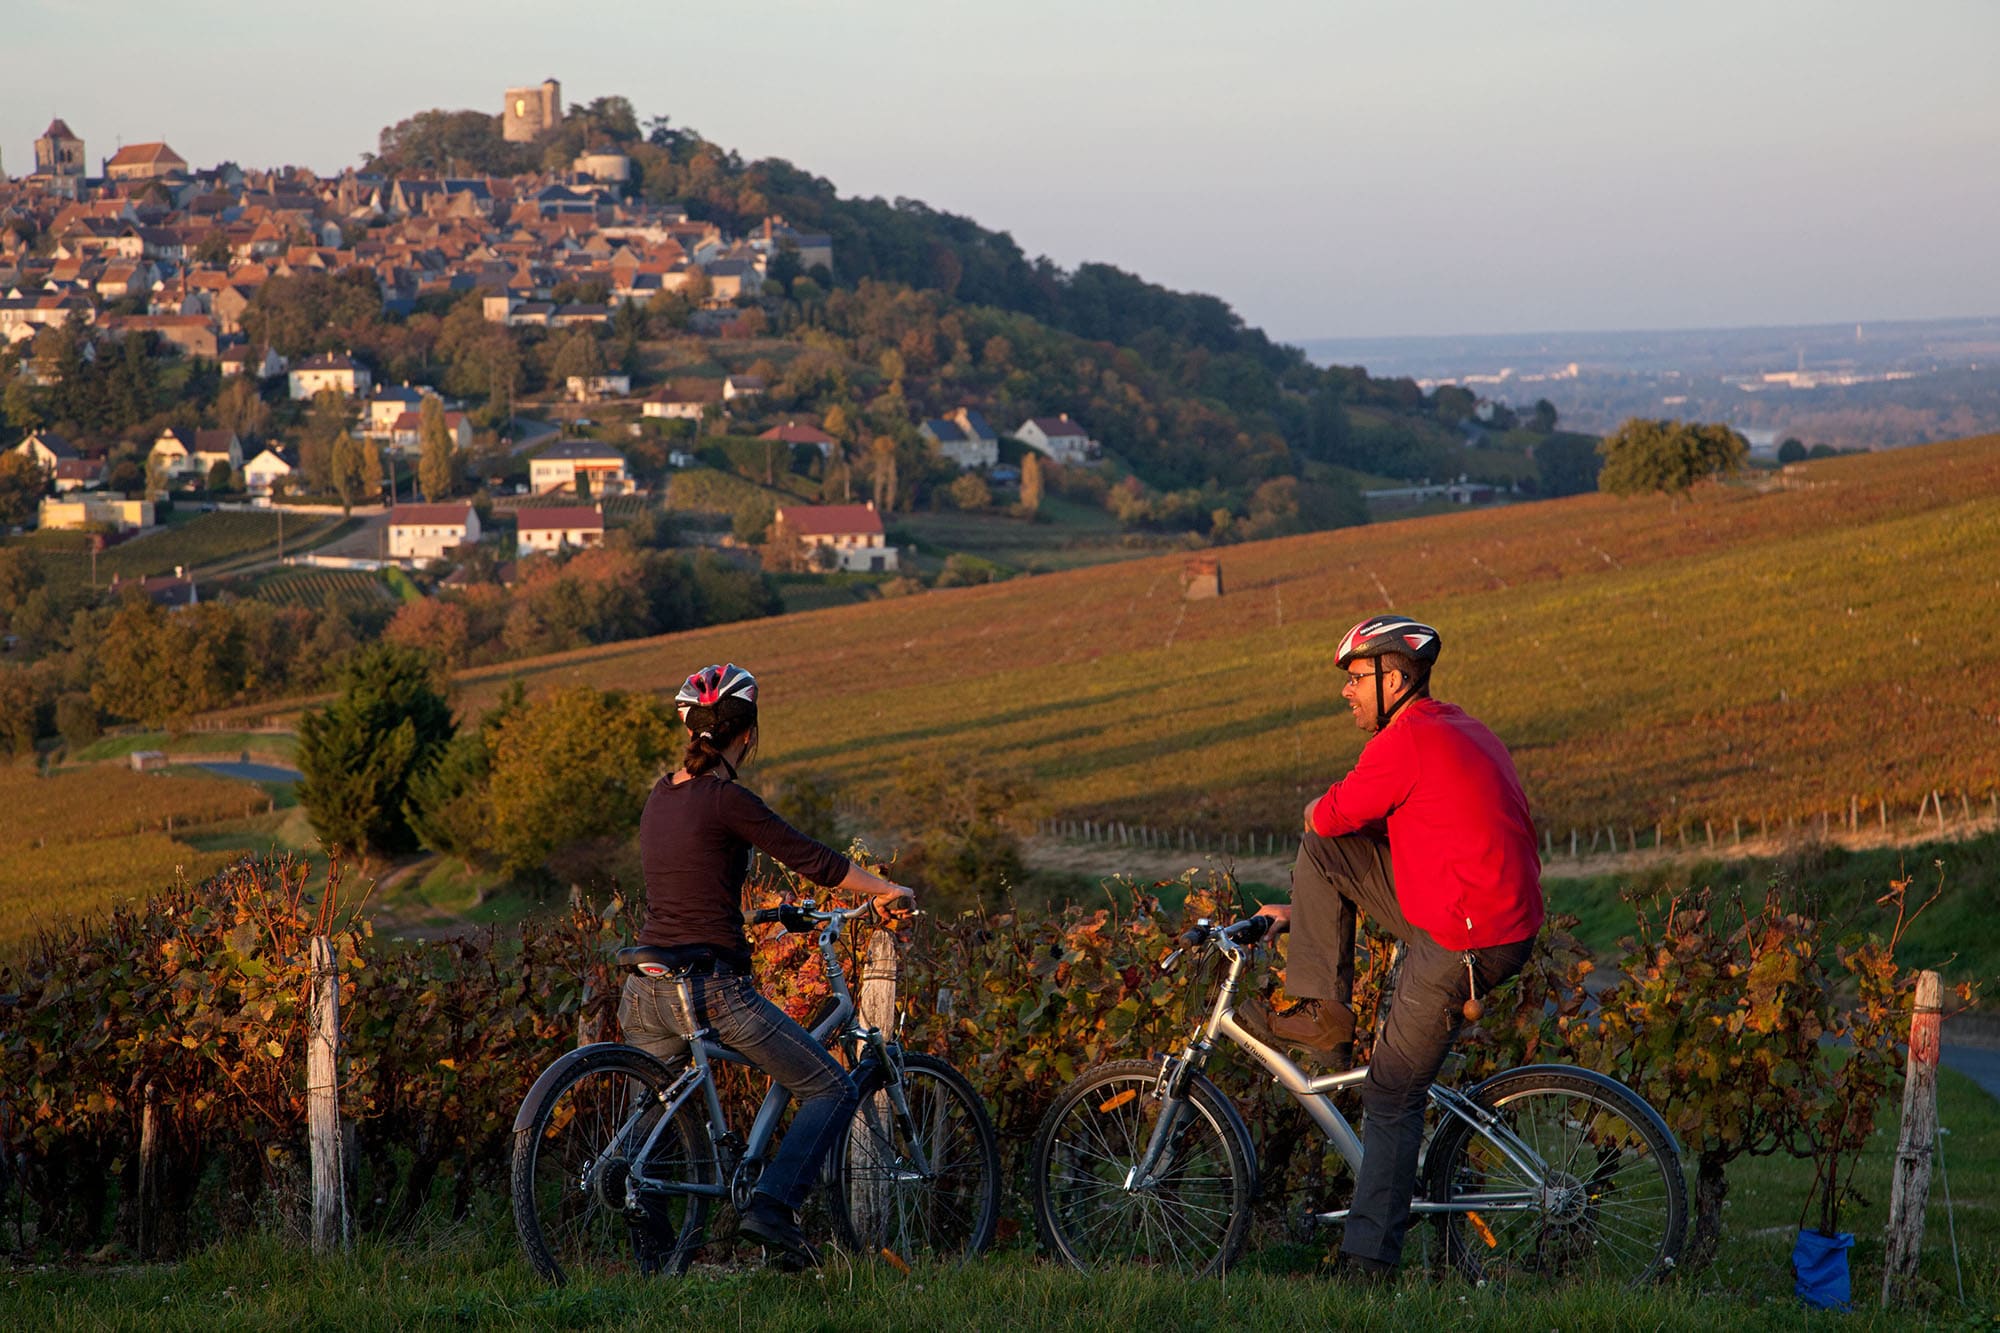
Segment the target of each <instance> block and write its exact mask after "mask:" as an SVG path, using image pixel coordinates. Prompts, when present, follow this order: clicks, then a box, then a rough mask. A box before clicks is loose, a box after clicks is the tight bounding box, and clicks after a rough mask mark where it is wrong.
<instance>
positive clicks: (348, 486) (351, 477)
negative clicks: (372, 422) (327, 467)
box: [333, 435, 382, 514]
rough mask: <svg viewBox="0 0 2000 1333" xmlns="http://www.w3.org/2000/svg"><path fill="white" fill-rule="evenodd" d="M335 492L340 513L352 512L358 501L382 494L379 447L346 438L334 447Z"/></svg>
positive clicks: (347, 436) (338, 441)
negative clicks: (338, 498) (338, 499)
mask: <svg viewBox="0 0 2000 1333" xmlns="http://www.w3.org/2000/svg"><path fill="white" fill-rule="evenodd" d="M333 489H334V490H335V491H336V492H338V493H339V495H340V512H341V513H343V514H345V513H347V512H348V511H349V510H351V509H352V508H353V507H354V505H355V502H356V501H358V500H364V499H368V498H370V497H372V496H377V495H380V494H381V493H382V456H381V455H380V454H378V453H376V452H375V446H374V445H372V444H370V443H369V442H368V441H366V440H357V439H355V438H354V437H353V436H352V435H342V436H341V437H340V438H339V439H338V440H335V441H334V444H333Z"/></svg>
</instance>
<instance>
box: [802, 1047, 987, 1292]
mask: <svg viewBox="0 0 2000 1333" xmlns="http://www.w3.org/2000/svg"><path fill="white" fill-rule="evenodd" d="M888 1081H889V1080H888V1070H886V1069H884V1068H883V1067H882V1066H881V1065H879V1064H870V1065H867V1066H864V1067H863V1068H862V1069H861V1070H860V1071H859V1074H858V1077H857V1080H856V1082H857V1084H858V1087H859V1090H860V1093H861V1103H860V1105H859V1106H857V1107H856V1108H855V1110H854V1115H853V1117H852V1118H851V1119H849V1120H848V1122H847V1127H846V1129H845V1131H844V1132H843V1133H842V1134H841V1137H840V1142H839V1143H838V1144H837V1145H836V1147H835V1148H834V1151H833V1154H832V1156H831V1157H830V1158H829V1159H828V1172H829V1177H830V1184H831V1197H830V1199H829V1211H830V1212H831V1213H832V1215H833V1224H834V1234H835V1235H836V1236H838V1237H839V1239H840V1243H841V1245H842V1246H843V1247H844V1248H845V1249H847V1250H849V1251H852V1252H853V1253H856V1254H879V1253H881V1252H882V1251H884V1250H887V1251H889V1252H891V1253H893V1254H894V1255H896V1256H897V1257H898V1258H899V1259H902V1260H905V1261H908V1260H911V1259H928V1260H932V1261H935V1262H941V1263H952V1262H957V1261H960V1260H964V1259H969V1258H971V1257H972V1256H973V1255H976V1254H979V1253H981V1252H983V1251H984V1250H985V1249H986V1247H987V1246H988V1245H990V1244H992V1243H993V1232H994V1230H995V1228H996V1227H997V1226H998V1225H999V1221H1000V1145H999V1136H998V1135H997V1134H995V1133H994V1130H993V1119H992V1117H991V1116H990V1115H988V1114H987V1111H986V1103H985V1102H984V1101H983V1100H981V1098H980V1096H979V1094H978V1093H977V1092H975V1091H974V1090H973V1087H972V1084H970V1083H969V1082H967V1081H966V1079H965V1076H964V1075H963V1074H960V1073H959V1072H958V1071H957V1070H956V1069H953V1068H952V1067H951V1066H950V1065H949V1064H946V1063H945V1062H944V1061H943V1060H939V1059H935V1058H933V1057H931V1056H928V1055H917V1054H905V1055H904V1056H903V1088H904V1097H905V1100H906V1103H907V1105H908V1106H909V1110H910V1121H911V1124H910V1125H908V1126H906V1125H904V1124H903V1123H902V1121H901V1117H899V1116H898V1115H896V1113H895V1107H894V1104H893V1103H892V1102H891V1101H890V1098H889V1095H888V1093H887V1092H886V1091H885V1089H886V1088H887V1087H888ZM911 1133H914V1134H915V1135H916V1140H915V1146H917V1147H919V1148H921V1149H922V1154H921V1156H922V1160H923V1161H924V1163H925V1165H927V1166H929V1167H930V1168H931V1169H930V1171H929V1173H928V1174H920V1173H919V1172H917V1171H916V1170H915V1169H914V1161H915V1159H914V1158H913V1157H912V1155H911V1153H910V1151H909V1149H910V1147H911V1140H910V1134H911Z"/></svg>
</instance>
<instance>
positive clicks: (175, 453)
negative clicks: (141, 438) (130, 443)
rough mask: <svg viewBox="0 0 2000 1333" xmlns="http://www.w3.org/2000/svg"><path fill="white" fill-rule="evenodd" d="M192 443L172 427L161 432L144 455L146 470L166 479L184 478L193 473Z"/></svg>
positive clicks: (182, 433)
mask: <svg viewBox="0 0 2000 1333" xmlns="http://www.w3.org/2000/svg"><path fill="white" fill-rule="evenodd" d="M193 459H194V441H192V440H190V439H188V438H187V435H186V434H185V433H184V432H181V431H178V430H175V429H174V428H173V427H172V426H169V427H167V428H166V429H165V430H163V431H161V432H160V434H159V438H158V439H156V440H154V441H153V447H152V450H151V451H150V452H148V453H147V455H146V469H147V471H149V472H157V473H159V474H160V475H162V476H166V477H180V476H186V475H188V474H190V473H192V472H193V471H194V462H193Z"/></svg>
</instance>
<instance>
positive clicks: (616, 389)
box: [0, 80, 1590, 749]
mask: <svg viewBox="0 0 2000 1333" xmlns="http://www.w3.org/2000/svg"><path fill="white" fill-rule="evenodd" d="M381 147H382V151H381V152H380V153H378V154H371V155H370V156H369V158H368V160H367V162H366V163H365V164H364V165H363V166H361V167H351V168H347V169H344V170H342V171H341V172H339V173H338V174H335V175H327V176H321V175H318V174H315V173H314V172H312V171H309V170H307V169H304V168H301V167H297V166H288V167H281V168H276V169H270V170H258V169H245V168H241V167H239V166H236V165H234V164H230V163H222V164H219V165H215V166H211V167H196V166H194V165H193V164H191V163H190V161H189V160H188V159H187V157H185V156H184V155H183V154H181V153H180V152H177V151H176V150H175V149H174V148H173V147H172V146H171V145H170V144H167V143H164V142H159V141H154V142H145V143H131V144H125V145H123V146H120V147H118V148H117V149H116V150H115V151H114V152H112V153H110V154H109V155H105V156H102V157H99V158H97V159H94V160H93V158H92V157H91V155H90V146H89V145H88V144H87V143H86V141H85V140H84V139H83V137H82V136H80V135H79V134H77V133H76V132H75V131H74V130H73V129H72V127H71V125H70V123H69V122H68V121H66V120H64V119H62V118H61V117H57V118H55V119H54V120H52V121H51V122H49V123H48V124H47V126H46V127H45V129H44V131H43V133H42V134H41V135H40V136H39V137H38V138H37V139H36V141H35V148H34V170H33V171H32V172H31V173H30V174H28V175H26V176H24V177H19V178H11V179H4V180H0V650H4V651H5V652H6V653H8V654H9V656H10V659H11V663H12V664H15V665H18V666H20V667H21V668H22V669H20V670H10V671H8V672H5V673H0V696H4V697H0V720H4V721H5V727H6V730H7V731H8V733H9V735H10V736H11V737H12V744H13V747H14V748H15V749H24V748H28V747H31V746H32V745H34V744H35V743H37V742H38V741H46V740H47V739H49V738H50V737H52V736H54V735H56V734H58V733H60V734H63V735H65V736H69V735H70V734H71V732H72V731H74V732H77V733H78V734H84V733H94V731H95V729H96V728H97V727H99V726H100V725H104V724H107V723H109V724H115V723H118V722H123V721H140V722H146V723H149V724H157V723H159V722H161V721H164V720H168V719H174V718H181V717H185V716H188V715H190V714H192V713H194V712H198V711H200V710H202V709H205V708H214V707H218V706H223V705H227V704H232V703H248V702H253V701H255V700H258V699H263V698H272V697H280V696H282V695H284V694H287V693H297V692H301V691H310V690H315V689H321V688H324V687H325V686H326V685H327V684H329V683H330V682H331V681H332V680H333V679H334V677H335V675H336V674H337V672H338V670H339V669H340V665H341V664H342V663H343V662H344V661H346V660H347V659H348V658H349V656H350V655H351V654H352V653H353V651H354V650H355V649H356V648H357V647H359V646H361V645H364V644H367V643H370V642H372V641H374V640H376V639H378V638H385V637H386V638H387V639H389V640H390V641H393V642H398V643H403V644H406V645H408V646H412V647H416V648H420V649H422V650H424V651H426V652H429V653H431V654H432V655H433V656H435V657H436V658H437V659H438V660H439V661H441V662H442V663H443V664H444V665H446V666H448V667H453V668H456V667H462V666H478V665H485V664H490V663H495V662H500V661H510V660H516V659H518V658H521V657H524V656H530V655H534V654H539V653H547V652H557V651H564V650H568V649H573V648H577V647H583V646H587V645H591V644H600V643H607V642H614V641H619V640H623V639H629V638H633V637H639V636H643V635H648V634H657V633H662V632H667V631H671V630H677V629H684V628H693V627H698V626H702V625H708V624H715V623H720V622H725V621H731V620H739V619H743V618H749V617H757V616H764V615H770V614H773V613H775V612H778V611H781V610H800V609H810V608H813V607H818V606H829V605H840V604H846V603H852V602H855V601H862V600H870V599H873V598H878V597H884V596H906V595H909V594H911V593H915V592H921V591H923V590H924V589H926V588H928V587H933V586H950V585H956V584H966V583H981V582H987V581H991V580H994V579H1001V578H1007V577H1012V576H1014V575H1016V574H1021V573H1034V572H1042V571H1052V570H1062V569H1068V568H1074V567H1077V566H1079V565H1085V564H1095V563H1102V562H1105V561H1112V560H1124V559H1130V558H1132V557H1134V556H1142V555H1145V554H1148V553H1157V552H1162V551H1165V552H1174V551H1188V550H1193V549H1198V548H1203V547H1210V546H1216V545H1222V544H1227V543H1233V542H1238V541H1246V540H1254V539H1257V538H1261V537H1270V536H1281V535H1285V534H1288V533H1297V532H1306V531H1313V530H1318V529H1324V528H1329V527H1337V526H1342V525H1346V524H1351V523H1357V522H1365V521H1367V520H1368V518H1369V516H1370V511H1371V508H1375V509H1380V511H1381V512H1385V513H1408V512H1421V511H1422V508H1423V507H1424V506H1430V507H1433V508H1452V507H1458V506H1463V505H1469V504H1480V503H1504V502H1507V501H1510V500H1514V499H1519V498H1527V497H1529V496H1531V495H1534V494H1549V493H1559V492H1560V491H1561V490H1562V489H1564V488H1565V487H1567V488H1568V489H1580V488H1587V485H1588V481H1587V479H1586V480H1584V481H1582V482H1579V481H1577V480H1576V478H1574V477H1572V478H1571V479H1570V480H1569V481H1568V482H1563V483H1560V484H1558V483H1557V480H1556V479H1557V478H1558V477H1559V476H1560V475H1561V468H1559V467H1558V465H1557V464H1558V462H1559V459H1558V454H1560V453H1564V452H1565V451H1566V453H1567V455H1568V456H1569V457H1570V458H1571V459H1572V460H1574V459H1575V458H1577V457H1587V456H1588V452H1589V445H1590V442H1589V441H1587V440H1583V439H1582V438H1581V437H1573V436H1564V435H1563V434H1562V433H1560V432H1557V431H1555V429H1554V421H1553V414H1552V413H1550V414H1548V416H1547V417H1546V419H1544V418H1543V416H1542V414H1540V413H1537V414H1536V416H1535V417H1534V419H1532V420H1526V419H1517V418H1516V416H1515V414H1514V413H1513V412H1512V411H1511V410H1510V409H1508V408H1506V407H1505V406H1504V405H1502V404H1495V403H1482V402H1478V401H1476V400H1474V399H1473V397H1472V396H1471V395H1470V394H1467V393H1465V392H1464V391H1463V390H1459V389H1454V388H1452V387H1451V386H1443V387H1440V388H1437V389H1435V390H1434V391H1433V392H1431V393H1430V394H1428V395H1426V394H1425V393H1423V392H1422V391H1420V390H1419V389H1418V388H1417V387H1416V386H1415V385H1414V384H1412V383H1409V382H1407V381H1378V380H1372V379H1371V378H1370V377H1369V376H1368V375H1367V373H1366V372H1365V371H1362V370H1358V369H1342V368H1330V369H1320V368H1317V367H1314V366H1312V365H1310V364H1309V363H1307V362H1306V361H1305V360H1304V358H1303V357H1302V355H1301V354H1300V353H1298V352H1297V350H1296V349H1292V348H1283V347H1279V346H1277V345H1275V344H1272V343H1271V342H1270V341H1269V340H1268V339H1267V338H1265V337H1264V335H1263V334H1261V333H1260V332H1258V331H1256V330H1254V329H1247V328H1245V327H1244V326H1243V324H1242V322H1241V321H1240V320H1239V319H1237V318H1236V317H1235V316H1234V315H1233V313H1231V312H1230V311H1229V310H1228V308H1227V307H1226V306H1223V305H1222V304H1221V303H1220V302H1217V301H1215V300H1214V299H1213V298H1208V297H1188V296H1182V295H1179V294H1176V293H1171V292H1167V291H1165V290H1164V289H1161V288H1157V287H1153V286H1151V285H1149V284H1145V283H1143V282H1141V281H1140V280H1138V279H1136V278H1134V277H1132V276H1131V275H1127V274H1122V273H1119V272H1118V271H1117V270H1115V269H1110V268H1108V267H1106V266H1084V267H1083V268H1080V269H1079V270H1077V271H1076V272H1075V273H1073V274H1065V273H1062V272H1061V271H1059V270H1056V269H1054V268H1053V267H1052V266H1050V265H1048V264H1047V262H1046V261H1037V262H1036V263H1034V264H1030V263H1028V262H1027V261H1026V260H1025V258H1024V257H1022V256H1021V255H1020V253H1019V251H1018V248H1015V247H1013V244H1012V242H1011V240H1010V239H1009V238H1007V237H1006V236H1005V235H1004V234H999V233H989V232H985V231H983V230H981V229H978V228H977V227H976V226H975V225H974V224H971V223H970V222H969V221H968V220H964V219H953V218H950V217H948V216H947V215H940V214H933V213H931V212H929V211H928V210H925V209H924V208H923V207H922V206H921V205H916V204H912V203H909V202H908V201H901V200H899V201H897V202H896V203H895V204H894V205H893V206H891V205H885V204H883V203H882V201H880V200H874V201H845V200H839V199H838V198H837V197H836V196H835V195H834V194H833V192H832V188H831V186H830V185H829V184H827V183H826V182H823V181H819V180H817V179H816V178H811V177H807V176H805V175H803V173H800V172H798V171H797V169H796V168H792V167H790V166H789V164H785V163H768V162H767V163H753V164H744V163H742V162H741V161H740V159H737V158H736V157H735V155H734V154H730V153H727V152H726V151H724V150H721V149H719V148H717V147H716V146H715V145H713V144H710V143H708V142H706V141H705V140H703V139H701V138H700V136H699V135H697V134H694V133H693V132H691V131H683V130H675V129H672V128H670V127H668V126H667V125H666V123H665V121H664V119H663V118H662V119H660V120H657V121H655V122H654V124H653V126H652V129H651V132H650V133H648V134H645V135H643V136H642V135H641V133H640V131H639V128H638V126H637V123H636V117H635V116H634V115H633V113H632V111H631V108H630V105H629V103H626V102H625V100H624V99H623V98H600V99H598V100H597V101H595V102H592V103H589V104H587V105H583V106H577V105H571V106H569V107H567V108H565V107H564V106H563V104H562V101H561V90H560V87H559V85H557V84H555V83H554V81H553V80H551V81H547V82H545V83H544V84H542V85H539V86H535V87H528V88H518V89H510V90H508V91H507V93H506V96H505V99H504V102H503V106H502V110H501V113H500V114H499V115H497V116H495V115H488V114H485V113H479V112H423V113H419V114H418V115H416V116H413V117H411V118H410V119H408V120H405V121H402V122H399V123H398V124H396V125H394V126H391V127H389V128H387V129H385V130H384V131H383V134H382V145H381ZM480 167H485V168H490V169H487V170H480V169H478V168H480ZM804 217H811V218H813V219H816V221H814V222H812V223H807V222H804V221H796V220H794V219H798V218H804ZM1537 454H1539V455H1540V456H1539V457H1537V456H1536V455H1537ZM1571 471H1576V469H1574V468H1572V469H1571ZM1440 474H1442V475H1440ZM1538 488H1539V489H1538ZM1370 497H1372V498H1370ZM1212 563H1213V562H1212V561H1211V564H1212ZM1216 586H1217V587H1218V588H1219V587H1220V586H1221V583H1220V580H1219V577H1217V579H1216ZM135 597H137V598H138V599H139V600H140V601H141V602H142V603H143V604H144V605H146V606H149V607H151V608H152V612H154V613H158V614H151V615H148V614H141V613H140V612H138V611H135V610H133V609H132V601H133V598H135ZM191 608H199V609H200V614H199V616H193V617H188V618H186V619H185V620H184V621H181V622H179V623H174V624H169V623H167V622H165V621H162V620H160V619H159V618H158V615H159V614H165V613H167V612H171V611H176V610H187V609H191ZM189 661H193V662H198V663H200V664H201V669H200V670H198V671H188V670H182V669H179V668H178V667H177V666H176V664H178V663H182V662H189ZM65 701H67V703H66V702H65ZM65 719H67V720H68V722H70V723H73V724H74V725H73V726H71V727H69V728H67V729H66V728H65Z"/></svg>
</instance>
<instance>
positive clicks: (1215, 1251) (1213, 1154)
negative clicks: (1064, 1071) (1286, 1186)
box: [1030, 1060, 1255, 1276]
mask: <svg viewBox="0 0 2000 1333" xmlns="http://www.w3.org/2000/svg"><path fill="white" fill-rule="evenodd" d="M1159 1085H1160V1066H1159V1064H1158V1062H1156V1061H1146V1060H1123V1061H1119V1062H1117V1063H1115V1064H1108V1065H1104V1066H1101V1067H1100V1068H1097V1069H1094V1070H1092V1071H1090V1072H1089V1073H1086V1074H1085V1075H1084V1076H1083V1077H1082V1078H1081V1079H1079V1080H1078V1081H1077V1082H1076V1083H1074V1084H1072V1085H1071V1086H1070V1089H1069V1091H1067V1092H1065V1093H1064V1094H1063V1095H1062V1096H1061V1097H1060V1098H1058V1099H1057V1101H1056V1104H1055V1106H1054V1107H1053V1108H1051V1109H1050V1111H1049V1114H1048V1117H1047V1118H1046V1119H1044V1120H1043V1122H1042V1127H1041V1130H1040V1132H1039V1133H1038V1134H1037V1135H1036V1136H1035V1148H1034V1155H1033V1159H1032V1162H1031V1164H1030V1170H1031V1171H1032V1173H1033V1177H1034V1190H1035V1225H1036V1227H1037V1228H1038V1229H1039V1230H1040V1232H1041V1236H1042V1243H1043V1244H1045V1245H1047V1246H1048V1247H1049V1249H1051V1250H1053V1251H1054V1252H1055V1253H1057V1254H1059V1255H1061V1256H1062V1257H1063V1259H1065V1260H1066V1261H1068V1262H1069V1263H1071V1264H1073V1265H1075V1266H1076V1267H1078V1268H1082V1269H1093V1268H1099V1267H1103V1266H1104V1265H1107V1264H1119V1263H1138V1264H1149V1265H1153V1266H1155V1267H1159V1268H1168V1269H1173V1270H1176V1271H1178V1272H1181V1273H1185V1274H1188V1275H1190V1276H1206V1275H1209V1274H1216V1273H1221V1272H1223V1271H1224V1270H1225V1269H1227V1268H1228V1267H1229V1265H1230V1264H1232V1263H1234V1262H1235V1261H1236V1258H1237V1256H1238V1255H1239V1254H1241V1253H1242V1250H1243V1241H1244V1237H1245V1235H1246V1234H1247V1233H1248V1230H1249V1226H1250V1200H1251V1195H1252V1192H1253V1191H1252V1183H1253V1176H1254V1172H1255V1168H1254V1166H1253V1165H1252V1158H1251V1152H1250V1147H1249V1145H1248V1144H1247V1143H1245V1142H1244V1141H1243V1139H1242V1137H1241V1135H1240V1134H1239V1132H1238V1129H1237V1120H1236V1117H1235V1115H1234V1113H1233V1111H1232V1110H1231V1108H1230V1107H1229V1104H1228V1102H1227V1101H1225V1100H1224V1099H1223V1096H1222V1094H1221V1093H1220V1092H1219V1091H1217V1090H1216V1087H1215V1085H1214V1084H1213V1083H1210V1082H1209V1081H1208V1080H1207V1079H1205V1078H1200V1077H1196V1078H1191V1079H1189V1080H1188V1085H1187V1098H1186V1099H1185V1100H1184V1101H1183V1102H1181V1103H1180V1105H1179V1107H1178V1108H1177V1113H1176V1114H1177V1119H1176V1121H1175V1123H1174V1125H1173V1126H1172V1135H1171V1137H1170V1138H1169V1139H1168V1141H1167V1143H1166V1144H1165V1146H1164V1148H1163V1150H1162V1152H1161V1153H1160V1157H1159V1160H1158V1161H1157V1162H1156V1163H1155V1164H1154V1165H1153V1168H1152V1171H1151V1173H1150V1178H1149V1179H1147V1180H1144V1181H1134V1180H1133V1179H1132V1176H1133V1172H1134V1170H1135V1169H1136V1168H1137V1167H1138V1165H1139V1163H1140V1160H1141V1159H1142V1158H1143V1157H1144V1156H1145V1154H1146V1149H1147V1146H1148V1145H1149V1144H1151V1143H1152V1141H1153V1135H1154V1132H1155V1130H1156V1129H1157V1127H1158V1125H1159V1120H1160V1113H1161V1111H1162V1110H1163V1109H1164V1106H1165V1103H1164V1102H1162V1101H1161V1099H1160V1096H1159Z"/></svg>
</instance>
